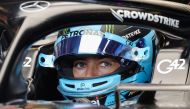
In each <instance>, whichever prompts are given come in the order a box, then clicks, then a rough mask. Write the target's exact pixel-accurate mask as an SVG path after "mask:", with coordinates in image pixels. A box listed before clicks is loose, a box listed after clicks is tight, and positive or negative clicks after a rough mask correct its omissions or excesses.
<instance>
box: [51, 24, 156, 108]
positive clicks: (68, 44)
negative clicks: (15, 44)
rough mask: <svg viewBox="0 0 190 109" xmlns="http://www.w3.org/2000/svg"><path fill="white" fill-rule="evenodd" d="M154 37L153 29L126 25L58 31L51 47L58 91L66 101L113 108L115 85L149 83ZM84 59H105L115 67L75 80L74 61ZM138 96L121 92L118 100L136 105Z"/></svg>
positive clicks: (153, 53) (95, 26) (135, 92)
mask: <svg viewBox="0 0 190 109" xmlns="http://www.w3.org/2000/svg"><path fill="white" fill-rule="evenodd" d="M155 36H156V35H155V31H154V30H151V29H146V28H143V27H137V26H126V25H85V26H76V27H71V28H65V29H63V30H60V31H59V35H58V38H57V40H56V42H55V44H54V56H55V60H54V66H55V68H56V69H57V71H58V75H59V85H58V86H57V89H58V91H59V92H60V93H61V94H62V95H63V97H64V98H65V99H67V100H75V101H78V102H90V103H92V104H97V105H105V106H112V105H114V104H115V95H114V91H115V88H116V86H117V85H118V84H120V83H148V82H150V80H151V75H152V66H153V61H154V57H155V56H154V55H155V47H154V45H155V39H156V37H155ZM88 57H96V58H97V57H98V58H105V57H109V58H112V59H114V60H116V61H117V63H119V67H118V68H117V69H115V70H114V71H112V72H111V73H108V74H102V75H98V76H97V75H96V76H91V77H79V78H78V77H75V74H74V71H73V67H74V66H75V65H74V63H75V61H76V60H78V59H84V58H88ZM96 73H97V72H96ZM141 93H142V92H140V91H127V90H122V91H120V101H121V102H125V101H131V102H136V101H137V100H138V98H139V96H140V94H141Z"/></svg>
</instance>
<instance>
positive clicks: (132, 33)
mask: <svg viewBox="0 0 190 109" xmlns="http://www.w3.org/2000/svg"><path fill="white" fill-rule="evenodd" d="M140 33H141V31H140V29H137V30H135V31H132V32H130V33H128V34H126V35H125V36H122V37H124V38H127V39H129V38H132V37H134V36H136V35H138V34H140Z"/></svg>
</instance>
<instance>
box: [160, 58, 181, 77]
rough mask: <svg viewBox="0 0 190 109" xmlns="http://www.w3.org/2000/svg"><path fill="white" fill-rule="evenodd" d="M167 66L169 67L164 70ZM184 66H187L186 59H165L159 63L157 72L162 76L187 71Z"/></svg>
mask: <svg viewBox="0 0 190 109" xmlns="http://www.w3.org/2000/svg"><path fill="white" fill-rule="evenodd" d="M165 65H167V67H166V68H165V69H163V67H164V66H165ZM184 65H185V59H175V60H170V59H164V60H162V61H160V62H159V63H158V65H157V70H158V72H159V73H161V74H168V73H170V72H171V71H172V70H184V69H185V67H184Z"/></svg>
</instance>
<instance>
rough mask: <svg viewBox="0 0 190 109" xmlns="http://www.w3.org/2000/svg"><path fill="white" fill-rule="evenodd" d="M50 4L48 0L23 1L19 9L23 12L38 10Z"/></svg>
mask: <svg viewBox="0 0 190 109" xmlns="http://www.w3.org/2000/svg"><path fill="white" fill-rule="evenodd" d="M49 6H50V2H48V1H28V2H24V3H22V4H21V5H20V7H19V8H20V10H21V11H23V12H28V13H32V12H39V11H42V10H45V9H47V8H48V7H49Z"/></svg>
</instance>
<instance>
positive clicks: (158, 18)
mask: <svg viewBox="0 0 190 109" xmlns="http://www.w3.org/2000/svg"><path fill="white" fill-rule="evenodd" d="M110 10H111V12H112V14H113V15H114V16H115V17H116V18H117V19H118V20H119V21H121V22H124V19H138V20H145V21H149V22H154V23H159V24H163V25H167V26H171V27H175V28H179V23H180V21H179V20H178V19H174V18H170V17H166V16H162V15H158V14H152V13H148V12H140V11H130V10H122V9H118V10H113V9H110Z"/></svg>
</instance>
